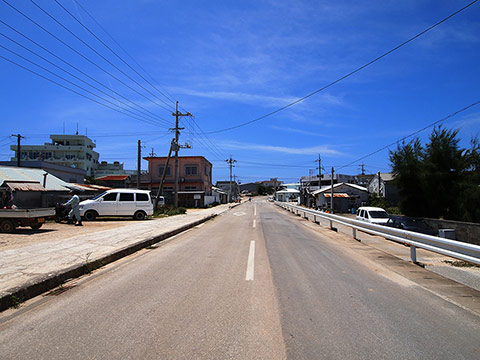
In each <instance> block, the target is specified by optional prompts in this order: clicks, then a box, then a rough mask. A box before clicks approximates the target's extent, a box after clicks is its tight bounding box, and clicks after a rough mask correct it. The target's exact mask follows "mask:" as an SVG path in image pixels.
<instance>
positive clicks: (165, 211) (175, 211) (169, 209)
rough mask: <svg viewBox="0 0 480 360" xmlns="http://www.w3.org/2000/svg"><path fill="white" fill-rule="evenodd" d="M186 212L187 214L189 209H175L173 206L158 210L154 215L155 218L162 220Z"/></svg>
mask: <svg viewBox="0 0 480 360" xmlns="http://www.w3.org/2000/svg"><path fill="white" fill-rule="evenodd" d="M186 212H187V209H185V208H184V207H179V208H177V209H175V208H174V207H173V206H165V207H163V208H160V209H158V210H156V211H155V213H154V214H153V217H154V218H161V217H166V216H173V215H180V214H185V213H186Z"/></svg>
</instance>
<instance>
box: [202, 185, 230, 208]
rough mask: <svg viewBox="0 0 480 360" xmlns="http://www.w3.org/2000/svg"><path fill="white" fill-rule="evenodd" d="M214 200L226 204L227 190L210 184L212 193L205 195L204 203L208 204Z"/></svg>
mask: <svg viewBox="0 0 480 360" xmlns="http://www.w3.org/2000/svg"><path fill="white" fill-rule="evenodd" d="M215 202H218V203H219V204H226V203H227V202H228V192H227V191H224V190H222V189H219V188H217V187H215V186H212V195H210V196H209V197H207V196H206V197H205V205H210V204H213V203H215Z"/></svg>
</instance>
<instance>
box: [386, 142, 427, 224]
mask: <svg viewBox="0 0 480 360" xmlns="http://www.w3.org/2000/svg"><path fill="white" fill-rule="evenodd" d="M423 160H424V149H423V147H422V145H421V143H420V140H419V139H414V140H412V141H410V142H408V143H405V141H403V142H402V143H401V144H399V145H398V146H397V150H396V151H390V163H391V166H392V171H393V175H394V176H395V180H396V183H397V186H398V192H399V196H400V201H399V207H400V209H401V210H402V212H403V213H404V214H406V215H410V216H424V215H425V213H426V204H427V200H428V199H427V197H426V194H425V192H424V189H425V188H426V179H425V177H426V175H425V171H424V166H423Z"/></svg>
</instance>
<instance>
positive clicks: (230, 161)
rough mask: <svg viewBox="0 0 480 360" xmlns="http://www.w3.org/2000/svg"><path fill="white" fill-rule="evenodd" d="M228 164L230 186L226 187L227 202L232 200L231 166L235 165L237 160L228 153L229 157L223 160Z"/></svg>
mask: <svg viewBox="0 0 480 360" xmlns="http://www.w3.org/2000/svg"><path fill="white" fill-rule="evenodd" d="M225 161H226V162H227V163H228V165H229V166H230V187H229V189H228V202H231V201H232V168H233V167H234V166H235V165H234V164H235V163H236V162H237V160H233V159H232V155H230V159H227V160H225Z"/></svg>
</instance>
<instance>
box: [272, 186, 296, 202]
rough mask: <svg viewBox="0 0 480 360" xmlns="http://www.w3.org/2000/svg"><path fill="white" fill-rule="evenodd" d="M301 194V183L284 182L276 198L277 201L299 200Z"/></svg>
mask: <svg viewBox="0 0 480 360" xmlns="http://www.w3.org/2000/svg"><path fill="white" fill-rule="evenodd" d="M299 196H300V184H297V183H292V184H282V189H281V190H277V193H276V200H277V201H282V202H285V201H298V197H299Z"/></svg>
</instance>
